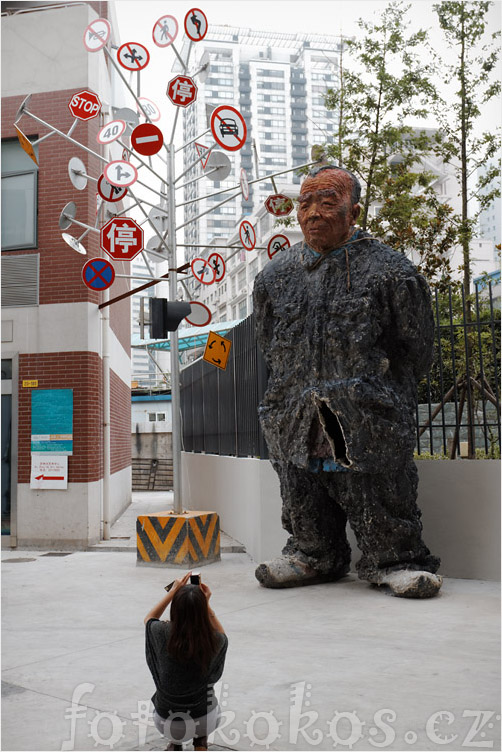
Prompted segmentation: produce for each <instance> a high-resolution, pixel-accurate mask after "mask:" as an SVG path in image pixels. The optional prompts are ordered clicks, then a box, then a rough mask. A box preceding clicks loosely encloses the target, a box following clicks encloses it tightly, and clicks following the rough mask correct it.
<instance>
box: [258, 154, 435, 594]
mask: <svg viewBox="0 0 502 752" xmlns="http://www.w3.org/2000/svg"><path fill="white" fill-rule="evenodd" d="M360 193H361V189H360V185H359V182H358V180H357V178H356V177H355V176H354V175H353V174H352V173H350V172H348V171H347V170H343V169H341V168H337V167H331V166H323V167H320V168H317V169H316V170H314V171H312V172H311V173H310V174H309V175H308V177H307V178H306V179H305V180H304V182H303V183H302V186H301V191H300V197H299V207H298V220H299V223H300V226H301V229H302V232H303V235H304V238H305V240H304V241H302V242H300V243H298V244H296V245H294V246H293V247H292V248H290V249H288V250H285V251H281V252H280V253H278V254H277V255H276V256H275V257H274V258H273V259H272V261H271V262H270V263H269V264H267V266H266V267H265V268H264V269H263V271H262V272H261V273H260V274H259V275H258V277H257V278H256V282H255V287H254V310H255V316H256V323H257V337H258V343H259V345H260V348H261V350H262V352H263V355H264V357H265V360H266V363H267V365H268V368H269V371H270V376H269V381H268V386H267V391H266V394H265V398H264V400H263V403H262V404H261V406H260V420H261V425H262V428H263V432H264V435H265V438H266V441H267V445H268V448H269V453H270V459H271V461H272V463H273V466H274V468H275V470H276V472H277V473H278V475H279V479H280V484H281V495H282V502H283V511H282V523H283V526H284V528H285V529H286V530H287V531H288V533H289V534H290V538H289V539H288V542H287V544H286V547H285V548H284V549H283V552H282V556H278V557H277V558H276V559H273V560H272V561H268V562H265V563H263V564H260V565H259V566H258V568H257V570H256V577H257V579H258V580H259V582H260V583H261V584H262V585H263V586H265V587H272V588H280V587H295V586H298V585H309V584H313V583H318V582H328V581H334V580H338V579H340V578H341V577H343V576H344V575H345V574H347V572H348V571H349V566H350V555H351V552H350V547H349V543H348V541H347V537H346V532H345V530H346V524H347V521H348V522H349V523H350V525H351V527H352V530H353V531H354V534H355V536H356V538H357V542H358V545H359V548H360V549H361V552H362V557H361V559H360V561H359V562H358V563H357V565H356V566H357V571H358V573H359V577H361V578H362V579H365V580H367V581H369V582H371V583H375V584H376V585H386V586H388V587H389V588H390V590H391V592H392V593H393V594H394V595H398V596H404V597H415V598H424V597H425V598H426V597H431V596H433V595H435V594H436V593H437V592H438V590H439V588H440V587H441V582H442V578H441V577H440V576H439V575H436V574H434V573H435V572H436V571H437V569H438V567H439V559H438V558H437V557H436V556H432V555H431V553H430V551H429V549H428V548H427V546H426V545H425V544H424V542H423V541H422V535H421V533H422V524H421V522H420V510H419V509H418V507H417V503H416V498H417V470H416V467H415V464H414V462H413V447H414V410H415V400H416V386H417V380H418V379H419V378H420V377H421V376H422V375H423V374H424V373H426V372H427V369H428V367H429V365H430V361H431V354H432V346H433V332H434V325H433V317H432V310H431V302H430V293H429V289H428V287H427V283H426V281H425V280H424V278H423V277H422V276H421V275H420V274H419V273H418V272H417V270H416V269H415V267H414V266H413V265H412V264H411V263H410V262H409V261H408V260H407V259H406V258H405V257H404V256H402V255H401V254H400V253H397V252H395V251H393V250H392V249H391V248H389V247H388V246H386V245H383V244H382V243H380V242H379V241H378V240H376V239H375V238H373V237H371V235H369V233H367V232H363V231H361V230H356V228H355V224H356V220H357V217H358V215H359V211H360V207H359V204H358V201H359V198H360Z"/></svg>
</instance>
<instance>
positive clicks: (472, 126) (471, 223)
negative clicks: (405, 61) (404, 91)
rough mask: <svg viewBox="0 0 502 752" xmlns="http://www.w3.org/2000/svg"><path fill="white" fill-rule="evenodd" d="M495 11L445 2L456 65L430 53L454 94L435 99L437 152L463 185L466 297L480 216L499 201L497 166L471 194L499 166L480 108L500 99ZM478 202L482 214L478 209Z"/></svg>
mask: <svg viewBox="0 0 502 752" xmlns="http://www.w3.org/2000/svg"><path fill="white" fill-rule="evenodd" d="M491 5H493V3H490V2H450V1H449V0H448V1H446V0H445V2H441V3H438V4H436V5H435V6H434V10H435V12H436V14H437V17H438V20H439V25H440V28H441V29H442V30H443V32H444V35H445V41H446V45H447V47H448V48H450V49H451V50H453V51H454V53H455V55H456V61H455V63H454V64H451V65H449V64H446V63H445V61H444V57H445V56H444V50H443V51H442V53H436V52H434V51H431V52H432V53H433V56H434V57H433V65H434V69H435V70H437V71H438V72H439V75H440V78H441V79H442V80H443V85H444V86H445V87H447V89H448V90H449V91H448V96H446V95H445V96H443V97H441V96H439V95H437V96H436V98H435V104H434V108H433V109H434V114H435V116H436V118H437V120H438V122H439V124H440V131H439V132H438V135H437V139H436V151H437V153H438V154H439V155H440V156H441V157H442V158H443V159H444V161H445V162H447V163H449V164H451V165H452V166H453V168H454V170H455V172H456V174H457V177H458V180H459V183H460V185H461V199H462V213H461V217H460V221H459V226H458V238H459V242H460V244H461V246H462V254H463V282H464V290H465V291H466V294H467V295H468V294H469V291H470V285H471V269H470V264H471V253H470V244H471V240H472V236H473V230H474V228H475V226H476V223H477V220H478V216H479V213H480V212H481V211H482V210H483V209H484V208H486V207H487V206H489V205H490V204H491V203H492V202H493V200H494V198H495V197H496V196H499V195H500V187H499V185H498V181H496V178H497V177H498V176H499V175H500V166H499V165H498V164H495V163H493V164H492V166H491V167H490V168H489V169H487V170H486V171H485V172H484V174H483V175H482V176H481V177H480V178H479V179H478V181H477V185H476V187H475V188H474V189H470V178H471V176H472V175H473V174H474V173H475V172H476V171H477V169H478V167H480V166H482V165H485V166H486V165H488V164H490V162H491V160H494V158H495V157H496V155H497V151H498V148H499V143H500V129H498V132H497V131H496V130H494V131H492V132H488V131H487V132H485V133H479V132H478V126H477V120H478V119H479V117H480V116H481V108H482V107H483V106H485V105H486V104H487V103H488V102H489V101H490V100H492V99H493V98H494V97H498V96H499V94H500V81H498V80H497V79H496V75H495V74H496V66H497V61H498V57H499V48H498V45H497V44H496V40H497V38H498V37H499V36H500V31H496V32H494V33H492V34H488V33H487V28H486V27H487V12H488V9H489V7H490V6H491ZM487 37H488V39H487ZM485 40H486V41H485ZM483 42H485V43H483ZM452 101H453V104H451V102H452ZM475 200H477V201H478V207H479V208H478V209H475V208H474V206H473V204H474V201H475ZM470 204H471V205H470ZM468 315H469V316H470V306H468Z"/></svg>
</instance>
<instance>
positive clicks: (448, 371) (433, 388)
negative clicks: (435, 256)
mask: <svg viewBox="0 0 502 752" xmlns="http://www.w3.org/2000/svg"><path fill="white" fill-rule="evenodd" d="M433 305H434V313H435V320H436V347H435V352H434V361H433V364H432V367H431V369H430V372H429V374H428V375H427V377H426V378H424V379H423V380H422V381H421V382H420V384H419V385H418V400H417V408H416V453H417V456H419V457H423V458H427V457H434V458H443V457H444V458H445V459H446V458H450V459H454V458H455V457H457V456H463V457H469V458H475V457H486V458H497V457H500V389H499V383H500V310H499V308H497V307H496V305H495V300H494V296H493V291H492V287H491V285H489V286H488V287H487V288H486V289H484V290H483V291H482V292H480V291H479V290H478V289H476V293H475V295H474V296H471V297H470V298H469V299H467V298H466V296H465V295H464V294H463V291H462V289H461V288H460V290H459V291H454V290H452V289H451V288H450V289H449V290H448V291H447V292H446V293H442V294H440V293H438V292H437V291H436V292H435V293H434V295H433ZM226 337H227V338H228V339H230V340H232V349H231V351H230V358H229V362H228V366H227V369H226V370H225V371H222V370H220V369H218V368H216V367H215V366H213V365H211V364H209V363H206V362H205V361H203V360H198V361H196V362H195V363H193V364H192V365H190V366H188V367H187V368H185V369H184V370H183V371H182V373H181V411H182V420H183V448H184V449H185V451H188V452H205V453H208V454H222V455H230V456H236V457H260V458H262V459H265V458H267V457H268V452H267V447H266V444H265V441H264V438H263V435H262V433H261V429H260V425H259V421H258V413H257V408H258V404H259V402H260V401H261V399H262V397H263V394H264V392H265V388H266V382H267V372H266V367H265V363H264V361H263V357H262V355H261V352H260V350H259V348H258V346H257V344H256V339H255V335H254V316H253V314H252V315H251V316H248V318H247V319H245V320H244V321H242V322H241V323H240V324H239V325H238V326H236V327H235V328H234V329H233V330H232V331H231V332H229V333H228V334H227V335H226Z"/></svg>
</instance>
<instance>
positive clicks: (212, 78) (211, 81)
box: [207, 76, 234, 86]
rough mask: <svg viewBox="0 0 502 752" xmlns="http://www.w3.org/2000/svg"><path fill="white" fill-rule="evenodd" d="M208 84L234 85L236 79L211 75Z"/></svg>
mask: <svg viewBox="0 0 502 752" xmlns="http://www.w3.org/2000/svg"><path fill="white" fill-rule="evenodd" d="M207 85H208V86H233V85H234V79H233V78H223V77H220V78H218V77H217V76H210V77H209V78H208V79H207Z"/></svg>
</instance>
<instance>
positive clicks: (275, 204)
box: [265, 193, 294, 217]
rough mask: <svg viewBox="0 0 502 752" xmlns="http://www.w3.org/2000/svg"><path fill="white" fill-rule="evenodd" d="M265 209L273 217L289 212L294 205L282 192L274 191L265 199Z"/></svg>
mask: <svg viewBox="0 0 502 752" xmlns="http://www.w3.org/2000/svg"><path fill="white" fill-rule="evenodd" d="M265 209H266V210H267V211H268V212H270V214H273V215H274V216H275V217H285V216H287V215H288V214H291V212H292V211H293V209H294V205H293V202H292V201H291V199H290V198H288V196H285V195H284V193H274V194H273V195H272V196H269V197H268V198H267V199H266V200H265Z"/></svg>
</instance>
